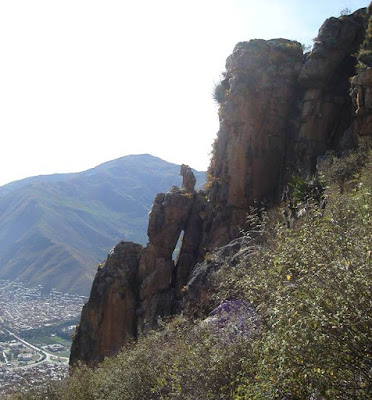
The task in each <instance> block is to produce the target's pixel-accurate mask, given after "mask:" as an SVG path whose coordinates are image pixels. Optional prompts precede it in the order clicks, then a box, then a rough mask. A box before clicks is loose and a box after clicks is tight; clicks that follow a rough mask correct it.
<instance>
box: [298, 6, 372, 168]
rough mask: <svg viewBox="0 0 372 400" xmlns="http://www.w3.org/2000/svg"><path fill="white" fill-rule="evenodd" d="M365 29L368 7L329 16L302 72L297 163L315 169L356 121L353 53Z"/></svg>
mask: <svg viewBox="0 0 372 400" xmlns="http://www.w3.org/2000/svg"><path fill="white" fill-rule="evenodd" d="M364 32H365V10H364V9H363V10H359V11H357V12H355V13H354V14H352V15H349V16H343V17H340V18H329V19H327V20H326V21H325V22H324V24H323V25H322V27H321V28H320V30H319V34H318V36H317V38H316V40H315V43H314V47H313V50H312V52H311V53H310V54H309V55H308V56H307V57H306V60H305V63H304V65H303V67H302V69H301V73H300V75H299V78H298V80H299V83H300V85H301V86H302V87H303V88H304V89H305V92H304V96H303V99H302V110H301V119H300V129H299V132H298V138H297V146H296V158H297V163H298V164H299V165H301V166H302V168H303V169H306V170H307V171H308V172H313V171H314V169H315V166H316V159H317V157H318V156H319V155H321V154H324V153H325V151H326V150H328V149H330V148H332V147H335V146H336V145H337V143H338V142H339V141H340V139H341V137H342V135H343V134H344V132H345V131H346V130H347V128H348V127H349V126H350V124H351V122H352V111H351V99H350V83H349V79H350V77H351V76H353V75H354V74H355V64H356V59H355V57H354V56H353V55H354V54H355V53H356V52H357V50H358V48H359V47H360V45H361V43H362V41H363V39H364Z"/></svg>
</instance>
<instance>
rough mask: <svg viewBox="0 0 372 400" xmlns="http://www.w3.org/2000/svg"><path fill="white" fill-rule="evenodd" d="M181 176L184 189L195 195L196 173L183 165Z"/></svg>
mask: <svg viewBox="0 0 372 400" xmlns="http://www.w3.org/2000/svg"><path fill="white" fill-rule="evenodd" d="M180 175H182V178H183V179H182V188H183V189H185V190H186V192H189V193H193V192H194V189H195V183H196V179H195V176H194V173H193V172H192V170H191V168H190V167H189V166H188V165H185V164H182V165H181V170H180Z"/></svg>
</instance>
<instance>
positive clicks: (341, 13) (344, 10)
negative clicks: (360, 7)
mask: <svg viewBox="0 0 372 400" xmlns="http://www.w3.org/2000/svg"><path fill="white" fill-rule="evenodd" d="M350 14H351V10H350V8H348V7H345V8H344V9H342V10H341V11H340V16H345V15H350Z"/></svg>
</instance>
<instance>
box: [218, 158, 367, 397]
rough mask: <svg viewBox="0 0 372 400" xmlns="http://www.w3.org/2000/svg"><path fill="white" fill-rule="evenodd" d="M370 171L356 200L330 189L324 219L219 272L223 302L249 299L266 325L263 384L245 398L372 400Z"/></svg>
mask: <svg viewBox="0 0 372 400" xmlns="http://www.w3.org/2000/svg"><path fill="white" fill-rule="evenodd" d="M371 171H372V164H371V158H370V161H369V162H368V163H367V165H366V167H365V168H364V169H363V170H362V172H361V175H360V178H359V184H358V185H356V187H355V188H354V189H353V191H352V192H348V193H344V194H343V195H340V194H339V192H338V190H337V188H335V187H331V188H330V189H329V191H328V194H327V195H328V197H329V202H328V204H327V207H326V209H325V210H322V211H321V210H319V208H318V207H317V206H316V205H315V204H313V205H312V207H313V210H312V212H311V213H309V214H307V215H305V217H303V218H302V219H299V220H298V221H297V223H296V226H295V229H287V228H286V227H284V226H282V225H278V226H276V228H275V229H273V232H271V234H272V237H271V239H269V240H268V242H267V244H266V246H265V248H264V249H263V250H262V251H261V252H260V253H259V254H256V255H253V256H252V257H251V259H250V261H249V263H248V262H247V264H246V265H240V266H239V267H238V268H236V269H231V268H230V269H229V268H224V269H223V270H221V271H220V272H219V274H218V276H217V278H216V279H217V280H216V284H217V283H218V284H219V296H220V297H221V298H224V297H230V298H231V297H234V298H236V297H240V298H244V299H246V300H247V301H249V302H251V303H252V304H254V305H255V307H256V309H257V310H258V312H259V314H260V316H261V318H262V319H263V321H264V324H263V328H262V330H261V335H262V336H261V337H260V338H258V339H257V340H256V341H255V343H254V344H253V351H254V352H256V356H257V358H258V363H257V364H256V365H255V372H254V374H255V377H254V379H253V380H252V379H251V378H250V377H248V378H247V379H245V380H244V379H243V380H244V382H241V384H240V387H239V388H238V390H237V392H236V397H235V398H236V399H242V398H244V399H274V398H285V399H310V398H314V396H320V397H319V398H321V399H369V398H371V396H372V374H371V372H372V336H371V331H372V257H371V249H372V213H371V211H372V197H371V189H372V174H371ZM250 368H251V369H252V367H250ZM251 373H252V372H250V374H251Z"/></svg>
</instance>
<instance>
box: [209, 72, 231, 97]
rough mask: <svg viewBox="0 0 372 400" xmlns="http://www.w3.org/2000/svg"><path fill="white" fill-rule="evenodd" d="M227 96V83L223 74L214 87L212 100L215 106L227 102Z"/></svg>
mask: <svg viewBox="0 0 372 400" xmlns="http://www.w3.org/2000/svg"><path fill="white" fill-rule="evenodd" d="M228 95H229V82H228V80H227V79H226V77H225V76H224V74H223V78H222V79H221V80H220V81H219V82H218V83H216V84H215V85H214V89H213V100H214V101H215V102H216V103H217V104H222V103H224V102H225V101H226V100H227V96H228Z"/></svg>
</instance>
